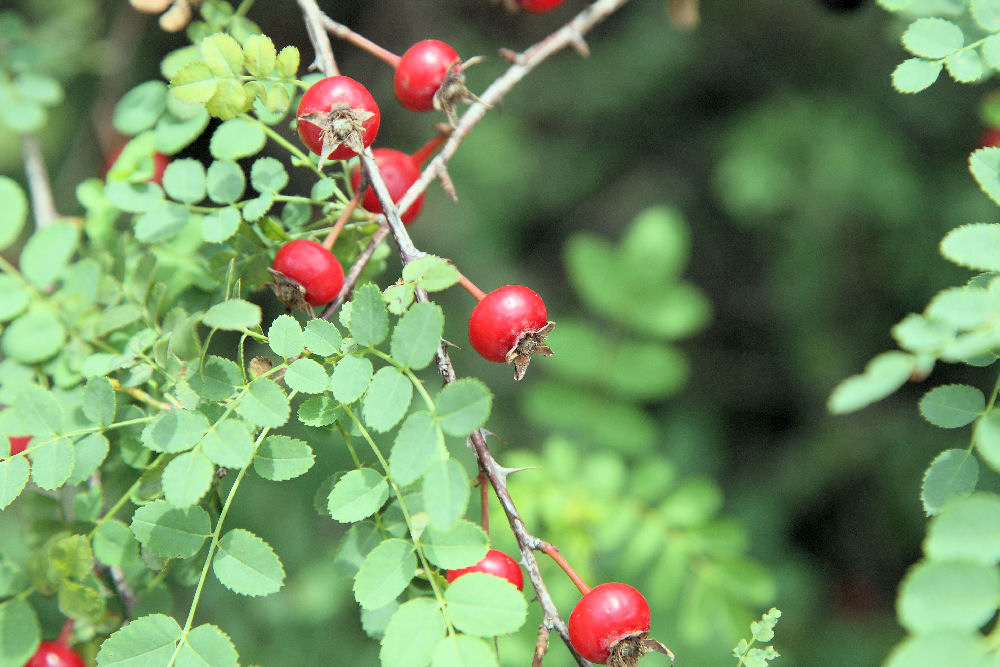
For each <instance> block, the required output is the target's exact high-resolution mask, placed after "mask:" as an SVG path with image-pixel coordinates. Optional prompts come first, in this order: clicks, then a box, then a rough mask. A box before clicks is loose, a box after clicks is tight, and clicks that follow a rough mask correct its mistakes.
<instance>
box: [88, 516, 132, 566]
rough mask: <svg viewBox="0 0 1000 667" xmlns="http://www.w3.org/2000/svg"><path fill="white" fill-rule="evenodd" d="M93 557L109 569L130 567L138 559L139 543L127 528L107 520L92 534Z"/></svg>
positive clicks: (117, 522) (116, 521) (115, 521)
mask: <svg viewBox="0 0 1000 667" xmlns="http://www.w3.org/2000/svg"><path fill="white" fill-rule="evenodd" d="M94 555H95V556H96V557H97V560H99V561H101V562H102V563H104V564H105V565H107V566H109V567H121V566H123V565H130V564H132V563H134V562H135V561H136V560H138V558H139V543H138V542H137V541H136V539H135V536H134V535H133V534H132V531H131V530H129V529H128V526H126V525H125V524H124V523H122V522H121V521H118V520H117V519H108V520H106V521H104V522H103V523H101V524H100V525H99V526H98V527H97V532H95V533H94Z"/></svg>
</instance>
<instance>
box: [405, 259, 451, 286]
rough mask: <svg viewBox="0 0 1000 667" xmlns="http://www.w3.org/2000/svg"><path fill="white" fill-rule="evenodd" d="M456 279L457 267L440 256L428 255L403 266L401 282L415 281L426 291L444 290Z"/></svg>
mask: <svg viewBox="0 0 1000 667" xmlns="http://www.w3.org/2000/svg"><path fill="white" fill-rule="evenodd" d="M458 280H459V274H458V269H456V268H455V266H454V265H453V264H452V263H451V262H449V261H448V260H446V259H444V258H442V257H435V256H433V255H428V256H426V257H421V258H420V259H417V260H414V261H412V262H410V263H409V264H407V265H406V266H404V267H403V282H405V283H416V284H417V286H419V287H420V288H421V289H423V290H425V291H427V292H440V291H442V290H446V289H448V288H449V287H451V286H452V285H455V284H457V283H458Z"/></svg>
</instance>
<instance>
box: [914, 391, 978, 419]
mask: <svg viewBox="0 0 1000 667" xmlns="http://www.w3.org/2000/svg"><path fill="white" fill-rule="evenodd" d="M985 409H986V397H985V396H983V392H981V391H979V390H978V389H976V388H975V387H970V386H969V385H964V384H950V385H944V386H941V387H935V388H934V389H931V390H930V391H929V392H927V393H926V394H924V397H923V398H922V399H921V400H920V414H922V415H923V416H924V419H926V420H927V421H929V422H930V423H932V424H934V425H935V426H940V427H941V428H960V427H962V426H967V425H969V424H971V423H972V422H974V421H975V420H976V419H977V418H978V417H979V415H981V414H982V413H983V411H984V410H985Z"/></svg>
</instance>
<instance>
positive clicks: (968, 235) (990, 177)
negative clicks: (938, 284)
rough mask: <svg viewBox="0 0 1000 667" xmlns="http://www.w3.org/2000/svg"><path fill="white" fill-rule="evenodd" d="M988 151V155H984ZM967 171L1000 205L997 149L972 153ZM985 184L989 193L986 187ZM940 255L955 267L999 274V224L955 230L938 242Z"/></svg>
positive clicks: (969, 226) (984, 224)
mask: <svg viewBox="0 0 1000 667" xmlns="http://www.w3.org/2000/svg"><path fill="white" fill-rule="evenodd" d="M986 151H989V152H986ZM969 164H970V168H971V169H972V171H973V174H976V172H977V171H978V172H979V173H980V174H981V175H982V178H981V179H980V178H979V177H978V176H977V180H979V183H980V185H981V186H983V190H985V191H986V194H988V195H990V197H992V198H993V199H994V200H995V201H997V202H998V203H1000V175H998V171H997V169H998V167H1000V148H984V149H980V150H978V151H976V152H975V153H973V154H972V159H971V160H970V163H969ZM984 183H986V184H988V185H989V188H990V189H989V190H987V189H986V185H984ZM941 254H942V255H944V257H945V259H948V260H950V261H952V262H954V263H955V264H958V265H959V266H964V267H966V268H968V269H973V270H975V271H1000V224H994V223H976V224H972V225H962V226H961V227H956V228H955V229H953V230H951V231H950V232H948V233H947V234H945V236H944V238H943V239H942V240H941Z"/></svg>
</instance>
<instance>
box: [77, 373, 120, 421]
mask: <svg viewBox="0 0 1000 667" xmlns="http://www.w3.org/2000/svg"><path fill="white" fill-rule="evenodd" d="M83 413H84V414H85V415H87V418H88V419H90V420H92V421H94V422H97V423H98V424H101V425H102V426H107V425H108V424H110V423H111V422H113V421H114V420H115V390H114V389H112V387H111V382H109V381H108V379H107V378H105V377H97V378H90V379H89V380H88V381H87V384H86V385H84V387H83Z"/></svg>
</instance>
